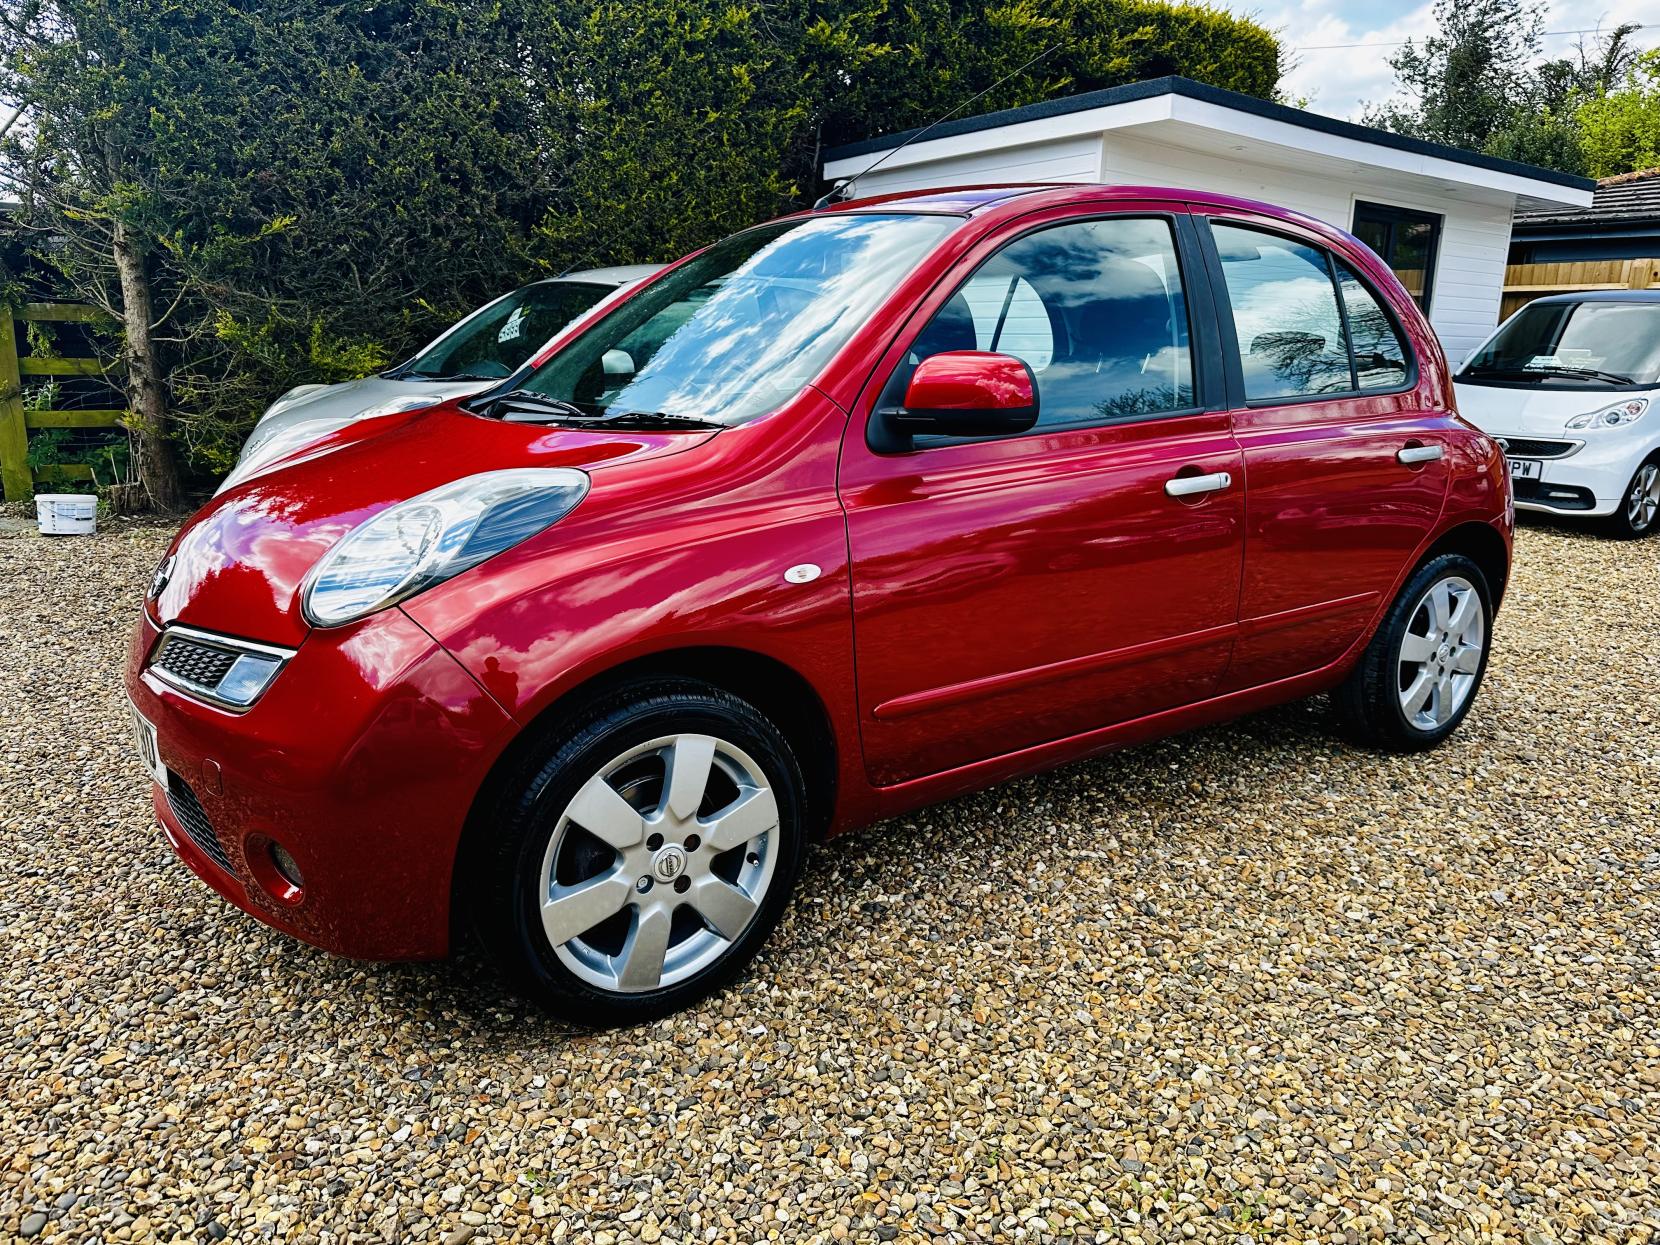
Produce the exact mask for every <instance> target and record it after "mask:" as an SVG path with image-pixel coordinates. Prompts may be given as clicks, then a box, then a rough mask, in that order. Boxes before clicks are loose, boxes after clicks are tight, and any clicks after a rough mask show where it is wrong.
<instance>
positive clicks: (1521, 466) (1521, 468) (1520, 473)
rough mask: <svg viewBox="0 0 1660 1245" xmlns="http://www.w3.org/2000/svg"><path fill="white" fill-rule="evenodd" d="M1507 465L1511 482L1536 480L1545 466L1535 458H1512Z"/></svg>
mask: <svg viewBox="0 0 1660 1245" xmlns="http://www.w3.org/2000/svg"><path fill="white" fill-rule="evenodd" d="M1509 463H1510V478H1511V479H1512V480H1537V479H1538V478H1539V473H1540V472H1541V471H1543V470H1544V469H1545V464H1544V463H1542V462H1540V461H1539V460H1538V459H1537V458H1512V459H1510V460H1509Z"/></svg>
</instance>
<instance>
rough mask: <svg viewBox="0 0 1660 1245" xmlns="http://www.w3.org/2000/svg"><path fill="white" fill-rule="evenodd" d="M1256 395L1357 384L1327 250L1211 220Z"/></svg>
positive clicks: (1337, 389)
mask: <svg viewBox="0 0 1660 1245" xmlns="http://www.w3.org/2000/svg"><path fill="white" fill-rule="evenodd" d="M1211 228H1212V232H1213V233H1214V235H1215V237H1216V246H1217V250H1218V251H1220V252H1221V257H1222V275H1223V278H1224V280H1225V281H1226V283H1227V287H1228V301H1229V302H1230V303H1232V305H1233V323H1234V332H1235V334H1236V335H1237V336H1238V339H1239V355H1240V363H1241V365H1242V367H1243V370H1244V373H1245V396H1246V398H1248V399H1251V400H1259V399H1265V398H1294V397H1300V396H1304V395H1309V396H1318V395H1320V394H1336V393H1346V392H1349V391H1351V390H1352V389H1353V388H1354V382H1353V379H1352V378H1351V377H1350V375H1349V352H1348V349H1347V347H1346V346H1345V344H1344V340H1343V316H1342V313H1341V312H1340V311H1339V310H1338V307H1337V290H1336V287H1335V286H1334V285H1333V284H1332V279H1331V269H1330V268H1329V267H1328V266H1327V261H1326V253H1325V252H1324V251H1322V250H1319V249H1318V248H1316V247H1312V246H1307V245H1305V244H1304V243H1301V242H1296V241H1293V240H1292V239H1290V238H1282V237H1280V236H1279V235H1278V234H1271V233H1263V232H1261V231H1260V230H1256V229H1245V228H1242V227H1240V226H1238V225H1223V224H1213V225H1212V227H1211Z"/></svg>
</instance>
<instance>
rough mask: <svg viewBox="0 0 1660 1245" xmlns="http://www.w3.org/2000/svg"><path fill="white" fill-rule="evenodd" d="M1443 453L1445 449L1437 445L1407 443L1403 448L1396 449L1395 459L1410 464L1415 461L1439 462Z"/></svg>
mask: <svg viewBox="0 0 1660 1245" xmlns="http://www.w3.org/2000/svg"><path fill="white" fill-rule="evenodd" d="M1445 454H1446V451H1445V450H1444V449H1442V448H1441V447H1440V446H1439V445H1409V446H1407V447H1406V448H1405V449H1404V450H1400V451H1397V452H1396V454H1395V459H1396V461H1397V462H1403V463H1406V464H1407V465H1408V466H1412V465H1413V464H1415V463H1433V462H1439V461H1440V460H1441V458H1442V457H1443V456H1444V455H1445Z"/></svg>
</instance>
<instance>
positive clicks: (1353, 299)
mask: <svg viewBox="0 0 1660 1245" xmlns="http://www.w3.org/2000/svg"><path fill="white" fill-rule="evenodd" d="M1265 226H1266V222H1255V221H1249V220H1220V219H1218V220H1214V221H1212V222H1211V237H1212V238H1213V239H1214V250H1213V251H1212V254H1211V259H1212V263H1213V265H1214V266H1215V267H1216V268H1218V269H1219V270H1220V275H1221V278H1222V280H1221V281H1220V282H1219V283H1218V284H1219V285H1220V286H1222V287H1223V293H1225V295H1226V303H1227V305H1226V306H1225V307H1224V309H1223V311H1222V314H1221V317H1220V319H1221V321H1222V333H1223V338H1224V354H1225V357H1226V359H1227V361H1228V363H1229V365H1230V373H1231V378H1230V379H1231V385H1232V386H1233V388H1234V389H1235V390H1236V393H1235V400H1236V402H1237V404H1238V406H1237V409H1236V410H1235V411H1234V416H1233V422H1234V432H1235V435H1236V436H1237V437H1238V439H1239V443H1240V446H1241V448H1242V449H1243V450H1244V453H1245V479H1246V482H1247V489H1248V494H1247V501H1246V513H1245V578H1244V584H1243V586H1242V589H1241V593H1240V609H1239V643H1238V646H1237V647H1236V649H1235V651H1234V659H1233V662H1232V664H1231V665H1230V667H1229V669H1228V674H1227V677H1226V680H1225V682H1224V685H1223V687H1224V690H1228V691H1232V690H1237V689H1241V688H1247V687H1255V686H1257V685H1259V684H1263V683H1271V682H1274V681H1275V680H1278V679H1282V678H1288V677H1291V676H1293V675H1298V674H1303V673H1306V672H1308V671H1312V670H1316V669H1319V668H1321V667H1323V666H1326V665H1329V664H1330V663H1332V662H1334V661H1336V660H1337V659H1338V658H1339V657H1341V656H1342V655H1343V654H1344V653H1345V652H1346V651H1347V650H1348V649H1349V648H1350V646H1351V645H1353V644H1354V642H1355V641H1356V640H1357V639H1359V638H1360V636H1361V635H1362V634H1364V632H1365V628H1366V626H1367V624H1368V623H1369V622H1370V621H1371V619H1372V618H1373V617H1375V616H1376V614H1377V612H1378V610H1379V609H1380V607H1381V606H1382V605H1383V603H1384V597H1385V596H1386V594H1387V593H1388V592H1389V591H1390V590H1391V589H1392V588H1393V586H1394V584H1395V582H1396V580H1397V579H1398V577H1399V575H1400V573H1401V571H1402V570H1403V569H1404V568H1405V565H1406V563H1407V561H1408V560H1409V559H1410V558H1411V556H1412V554H1413V552H1414V551H1415V550H1416V549H1417V548H1418V547H1419V546H1420V545H1421V544H1422V543H1423V541H1424V540H1425V539H1426V538H1427V537H1428V535H1429V533H1430V531H1431V529H1432V528H1433V527H1434V525H1435V522H1436V519H1437V518H1438V517H1439V516H1440V513H1441V506H1442V502H1443V499H1444V498H1445V496H1446V492H1447V481H1448V479H1449V472H1448V467H1447V463H1446V461H1445V459H1444V457H1443V454H1444V444H1445V433H1446V432H1447V430H1448V426H1449V425H1448V420H1449V416H1448V415H1447V414H1446V412H1445V411H1444V410H1440V409H1437V408H1438V406H1439V403H1438V401H1437V397H1438V395H1437V394H1436V393H1435V392H1434V391H1433V388H1434V385H1435V383H1436V378H1435V377H1434V376H1431V375H1428V374H1425V372H1424V371H1423V370H1421V369H1420V368H1419V367H1418V366H1417V361H1416V360H1415V358H1414V354H1413V352H1412V350H1411V348H1410V347H1409V345H1408V342H1407V337H1406V334H1404V333H1403V332H1402V331H1401V329H1400V327H1399V324H1398V314H1399V313H1398V312H1392V311H1390V310H1389V309H1388V306H1389V305H1388V302H1387V300H1386V299H1384V297H1383V296H1382V295H1381V294H1380V293H1379V292H1378V291H1377V290H1375V289H1374V288H1372V287H1371V286H1370V285H1369V284H1368V282H1367V280H1366V279H1365V278H1363V277H1362V276H1361V275H1360V274H1359V273H1357V272H1356V271H1355V270H1354V269H1353V268H1352V267H1350V266H1349V265H1348V264H1347V263H1346V262H1345V261H1343V260H1342V259H1340V258H1339V257H1338V256H1336V255H1335V254H1333V253H1332V252H1331V251H1329V250H1327V249H1326V248H1325V247H1323V246H1322V245H1320V244H1319V241H1318V240H1317V239H1314V238H1311V237H1302V236H1298V235H1296V234H1294V233H1290V232H1286V231H1285V229H1284V226H1282V225H1278V224H1276V225H1274V226H1273V227H1272V228H1268V227H1265Z"/></svg>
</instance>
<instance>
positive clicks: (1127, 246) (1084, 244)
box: [881, 217, 1194, 444]
mask: <svg viewBox="0 0 1660 1245" xmlns="http://www.w3.org/2000/svg"><path fill="white" fill-rule="evenodd" d="M949 350H996V351H1000V352H1002V353H1004V354H1011V355H1014V356H1016V357H1017V358H1020V359H1023V360H1025V362H1026V363H1027V364H1028V365H1029V366H1030V367H1031V369H1032V372H1033V374H1034V375H1035V376H1036V377H1037V386H1038V412H1039V413H1038V427H1039V428H1040V429H1042V428H1053V427H1065V426H1068V425H1087V424H1101V423H1108V422H1111V421H1112V420H1115V419H1123V418H1128V417H1133V416H1138V415H1150V414H1158V413H1160V412H1164V411H1178V410H1184V409H1187V408H1189V407H1191V406H1193V404H1194V391H1193V360H1192V357H1191V352H1190V350H1189V345H1188V319H1187V302H1186V299H1185V297H1184V295H1183V292H1182V280H1181V271H1180V268H1179V266H1178V264H1177V260H1176V243H1175V237H1174V235H1173V234H1172V232H1171V227H1170V224H1169V222H1168V221H1165V220H1160V219H1152V218H1140V217H1111V218H1107V219H1103V220H1088V221H1077V222H1074V223H1071V224H1065V225H1055V226H1053V227H1051V228H1048V229H1043V230H1040V231H1038V232H1036V233H1030V234H1027V235H1026V236H1025V237H1022V238H1017V239H1015V240H1014V241H1013V242H1011V243H1009V245H1008V246H1006V247H1004V248H1003V249H1002V250H1001V251H999V252H998V253H997V254H995V255H993V256H992V257H991V258H990V259H988V260H987V261H986V262H985V263H983V264H982V265H981V266H980V267H979V268H978V269H977V270H976V271H975V272H974V274H973V275H972V276H971V277H969V278H968V280H966V281H965V282H963V284H962V285H961V286H960V287H958V289H957V292H956V293H955V294H954V295H952V297H951V299H950V301H948V302H947V303H946V304H945V305H944V306H943V307H941V308H940V309H939V311H938V312H936V313H935V314H934V318H933V319H932V320H930V321H929V322H928V325H927V326H926V327H925V328H924V329H923V330H922V331H921V332H920V333H918V334H917V337H916V340H915V341H914V342H913V343H912V345H911V349H910V351H909V352H908V353H907V355H906V359H905V363H904V364H903V365H902V366H900V367H899V368H897V369H895V371H894V374H893V376H892V377H891V378H889V381H888V383H887V385H886V386H885V387H884V389H883V393H882V398H881V402H882V404H883V405H894V406H897V405H899V404H901V403H903V401H904V397H905V387H906V386H907V385H908V384H909V383H910V377H911V373H912V372H913V371H915V369H916V365H917V364H919V363H921V362H922V360H923V359H926V358H927V357H928V356H929V355H933V354H940V353H942V352H944V351H949ZM950 439H952V440H954V439H955V438H950ZM944 440H947V438H929V441H930V442H931V443H935V444H938V443H940V442H941V441H944Z"/></svg>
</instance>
